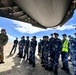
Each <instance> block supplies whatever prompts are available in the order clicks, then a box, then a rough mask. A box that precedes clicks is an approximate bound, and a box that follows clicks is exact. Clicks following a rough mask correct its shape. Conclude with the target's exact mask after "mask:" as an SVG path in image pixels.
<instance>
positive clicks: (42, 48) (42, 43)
mask: <svg viewBox="0 0 76 75" xmlns="http://www.w3.org/2000/svg"><path fill="white" fill-rule="evenodd" d="M45 37H46V36H43V40H42V41H41V64H42V67H44V66H43V65H44V42H45Z"/></svg>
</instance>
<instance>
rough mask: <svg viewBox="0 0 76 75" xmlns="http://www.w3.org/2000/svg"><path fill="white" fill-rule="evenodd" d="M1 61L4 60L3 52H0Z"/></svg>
mask: <svg viewBox="0 0 76 75" xmlns="http://www.w3.org/2000/svg"><path fill="white" fill-rule="evenodd" d="M3 61H4V53H3V52H0V62H3Z"/></svg>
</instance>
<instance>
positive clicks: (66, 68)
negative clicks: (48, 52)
mask: <svg viewBox="0 0 76 75" xmlns="http://www.w3.org/2000/svg"><path fill="white" fill-rule="evenodd" d="M62 36H63V40H62V52H61V57H62V63H63V66H62V67H61V69H62V70H64V71H65V72H66V73H68V74H69V73H70V70H69V64H68V52H69V47H68V46H69V41H68V40H67V35H66V34H63V35H62Z"/></svg>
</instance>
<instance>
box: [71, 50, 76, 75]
mask: <svg viewBox="0 0 76 75" xmlns="http://www.w3.org/2000/svg"><path fill="white" fill-rule="evenodd" d="M71 61H72V65H73V71H74V75H76V51H75V50H72V51H71Z"/></svg>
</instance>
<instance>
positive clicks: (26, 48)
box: [23, 36, 30, 60]
mask: <svg viewBox="0 0 76 75" xmlns="http://www.w3.org/2000/svg"><path fill="white" fill-rule="evenodd" d="M26 38H27V40H26V41H25V48H24V56H23V58H24V59H25V56H26V54H27V59H26V60H28V50H29V44H30V40H29V36H27V37H26Z"/></svg>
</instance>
